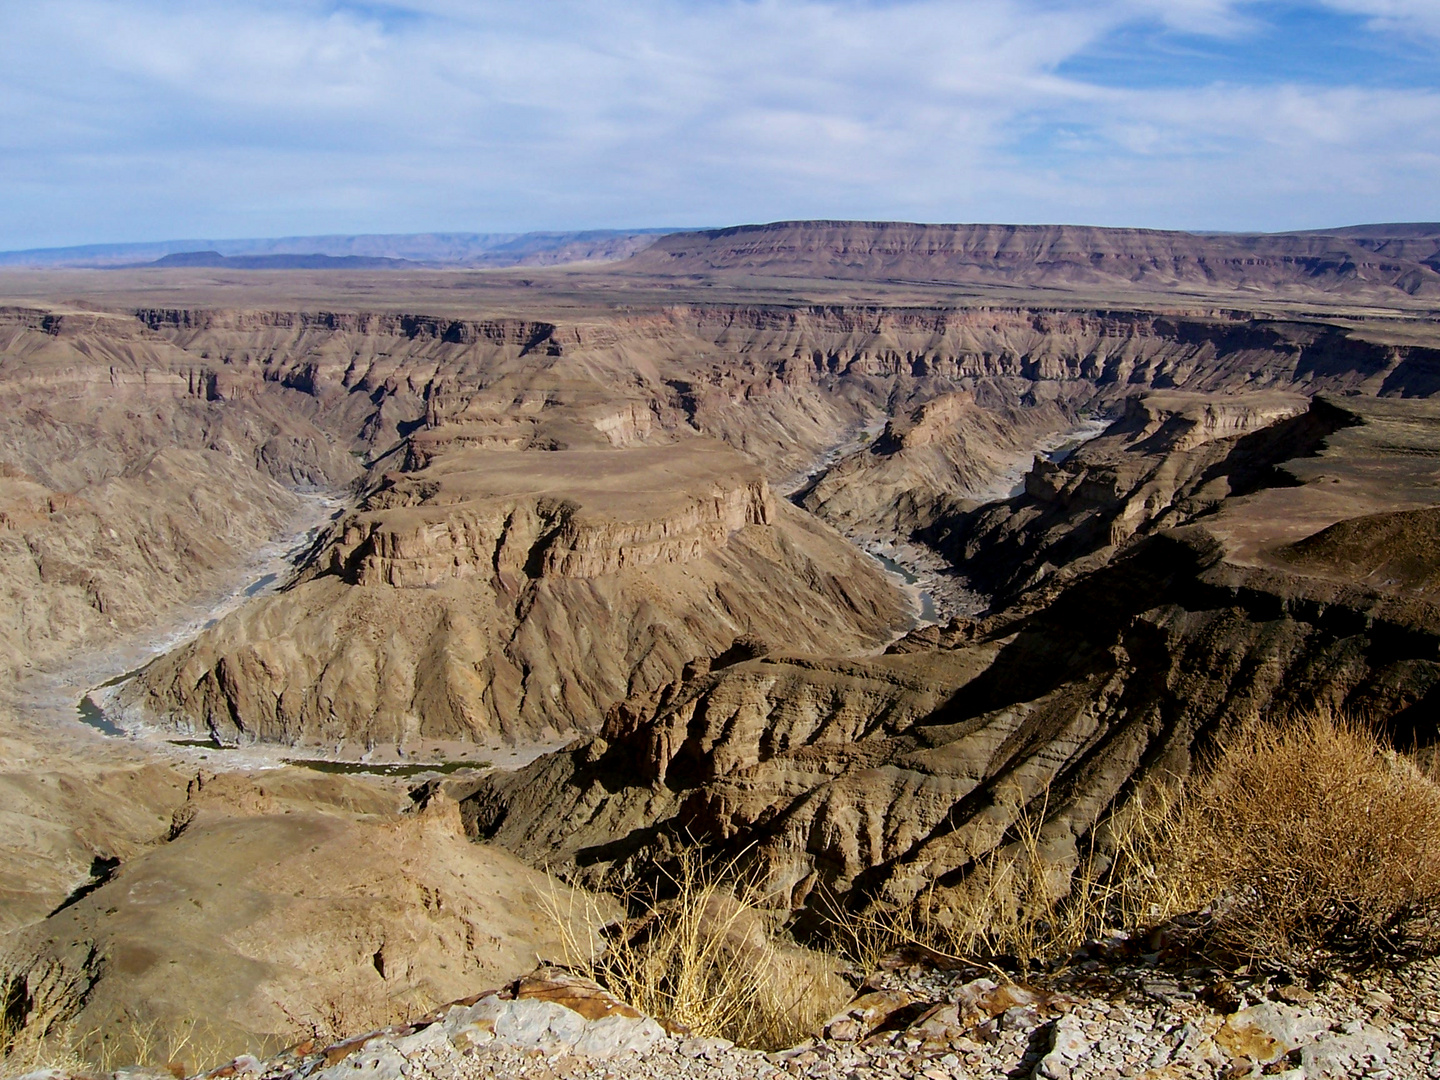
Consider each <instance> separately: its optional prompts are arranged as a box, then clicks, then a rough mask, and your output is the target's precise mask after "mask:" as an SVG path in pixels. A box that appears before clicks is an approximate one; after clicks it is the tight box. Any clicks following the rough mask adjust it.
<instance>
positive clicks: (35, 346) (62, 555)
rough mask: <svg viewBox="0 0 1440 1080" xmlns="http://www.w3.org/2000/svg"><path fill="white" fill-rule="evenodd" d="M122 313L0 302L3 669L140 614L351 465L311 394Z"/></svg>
mask: <svg viewBox="0 0 1440 1080" xmlns="http://www.w3.org/2000/svg"><path fill="white" fill-rule="evenodd" d="M223 374H224V373H223V372H221V371H219V370H217V369H216V368H215V367H213V366H211V365H208V364H206V363H205V362H204V361H201V360H199V359H198V358H196V357H192V356H189V355H187V354H185V353H183V352H182V351H181V350H179V349H177V348H175V347H174V346H173V345H171V344H169V343H168V342H165V341H163V340H160V339H159V338H157V337H156V336H155V335H154V334H152V333H150V332H148V331H147V330H146V329H145V328H144V327H143V326H142V325H140V324H139V323H138V322H136V321H135V320H134V319H127V318H124V317H121V316H117V315H113V314H112V315H97V314H73V315H72V314H66V315H53V314H45V313H41V312H35V311H18V312H17V311H11V312H0V582H3V584H0V671H3V672H5V673H7V674H10V675H13V674H14V673H16V672H19V671H23V670H24V669H25V668H26V667H27V666H30V665H32V664H37V663H39V664H44V663H47V662H52V661H55V660H57V659H58V658H60V657H61V656H63V655H65V654H66V653H68V652H70V651H72V650H74V649H76V648H77V647H79V646H82V645H89V646H91V647H95V646H97V645H100V644H103V643H105V642H108V641H114V640H116V639H118V638H120V637H122V636H123V635H126V634H131V633H135V632H136V631H138V630H140V629H142V628H145V627H149V626H151V625H153V624H154V622H155V621H156V620H157V619H159V618H162V617H163V616H164V615H165V614H166V613H167V612H169V611H172V610H174V609H175V608H176V607H177V606H178V605H180V604H181V603H183V602H186V601H190V600H193V599H194V598H195V597H197V596H202V595H204V594H206V593H207V592H209V591H210V590H212V589H214V588H216V587H217V586H218V585H219V584H220V583H221V582H222V581H224V580H225V578H226V576H227V575H229V574H233V573H235V572H236V571H237V570H238V569H239V568H240V566H242V565H243V563H244V562H245V561H246V560H247V559H248V558H249V557H250V555H251V553H253V552H254V551H255V550H257V549H259V548H261V547H263V546H264V545H265V544H266V543H268V542H269V541H271V540H272V539H273V538H275V537H276V536H277V535H279V534H280V533H282V532H284V531H286V529H287V527H288V526H289V525H290V523H291V522H292V521H293V520H295V519H296V516H297V514H298V513H299V512H300V511H301V508H302V502H301V500H300V499H299V498H297V497H296V495H295V491H296V490H304V489H309V488H315V487H324V488H334V487H339V486H342V485H345V484H348V483H349V482H351V481H353V480H354V479H355V478H356V477H357V476H358V475H359V472H360V469H359V467H358V466H357V464H356V462H355V461H354V459H353V458H352V457H351V456H350V455H349V454H347V453H345V451H344V449H343V448H341V447H339V446H337V445H336V440H335V439H334V438H333V437H332V436H330V435H329V434H327V433H326V432H324V431H322V430H321V429H320V428H319V427H317V426H316V425H315V424H314V423H313V422H312V421H311V419H310V418H309V415H308V410H307V409H306V408H305V407H304V406H303V404H302V403H301V401H302V399H303V395H301V394H299V393H296V392H294V391H292V390H286V389H284V388H282V387H279V386H270V387H265V386H263V385H262V386H259V387H257V388H255V391H254V392H246V393H235V392H232V391H234V384H233V383H231V382H229V381H227V380H226V379H224V378H222V375H223Z"/></svg>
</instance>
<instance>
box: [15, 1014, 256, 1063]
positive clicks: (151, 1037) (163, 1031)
mask: <svg viewBox="0 0 1440 1080" xmlns="http://www.w3.org/2000/svg"><path fill="white" fill-rule="evenodd" d="M0 1041H3V1046H0V1075H6V1076H19V1075H24V1074H25V1073H28V1072H34V1071H36V1070H39V1069H56V1070H58V1071H60V1072H62V1073H66V1074H80V1075H84V1074H88V1073H90V1072H92V1071H96V1070H98V1071H99V1072H102V1073H108V1072H114V1071H115V1070H117V1069H121V1068H130V1067H136V1066H141V1067H148V1068H153V1069H166V1070H169V1071H171V1072H173V1073H176V1074H177V1075H183V1076H195V1075H198V1074H199V1073H202V1072H206V1071H208V1070H210V1069H213V1068H216V1067H217V1066H219V1065H222V1064H224V1063H225V1062H227V1061H229V1060H230V1059H231V1058H232V1057H233V1056H234V1047H233V1045H231V1044H232V1043H233V1041H234V1039H233V1035H232V1036H229V1037H227V1036H225V1035H224V1034H223V1033H221V1032H220V1031H218V1030H217V1029H216V1028H215V1026H214V1025H213V1024H211V1023H210V1022H209V1021H208V1020H206V1019H204V1018H195V1017H189V1018H186V1019H183V1020H175V1021H172V1022H164V1021H161V1020H158V1019H152V1020H140V1019H137V1018H135V1017H124V1018H121V1019H118V1020H117V1021H116V1022H115V1024H114V1025H112V1027H111V1029H110V1030H106V1029H101V1028H95V1029H93V1030H90V1031H81V1030H79V1029H78V1028H76V1026H75V1025H74V1023H73V1022H71V1023H66V1024H61V1025H58V1026H56V1027H55V1028H54V1029H52V1030H50V1031H49V1032H47V1033H45V1034H44V1035H38V1034H36V1032H35V1031H34V1029H33V1028H32V1029H25V1028H20V1029H13V1028H6V1029H4V1030H3V1031H0Z"/></svg>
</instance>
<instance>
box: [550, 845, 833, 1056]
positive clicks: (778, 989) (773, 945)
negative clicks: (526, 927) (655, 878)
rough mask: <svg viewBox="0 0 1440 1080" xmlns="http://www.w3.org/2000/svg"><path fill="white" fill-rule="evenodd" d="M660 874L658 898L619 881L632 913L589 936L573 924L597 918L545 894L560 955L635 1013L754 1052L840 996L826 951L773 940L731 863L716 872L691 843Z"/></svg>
mask: <svg viewBox="0 0 1440 1080" xmlns="http://www.w3.org/2000/svg"><path fill="white" fill-rule="evenodd" d="M665 877H666V880H665V881H664V882H663V884H664V885H665V886H667V887H666V888H664V890H663V891H664V892H665V893H666V894H669V895H668V898H667V899H664V900H659V899H657V898H656V897H655V896H653V895H651V896H648V897H646V898H643V899H642V898H640V897H639V896H638V894H637V893H636V892H635V891H634V889H627V890H626V892H625V894H624V895H623V897H622V898H623V899H624V900H626V901H627V906H628V907H629V908H630V909H631V910H637V909H638V910H639V911H640V914H639V915H638V916H636V917H634V918H631V919H627V920H625V921H624V922H623V923H621V924H619V925H611V926H610V927H607V928H606V929H605V931H603V932H601V933H597V934H596V935H595V936H593V937H591V938H589V939H588V940H580V939H578V938H577V937H576V935H575V933H574V928H575V927H577V926H595V925H597V920H595V919H577V918H575V913H574V912H573V911H563V910H561V907H560V904H561V903H563V902H555V901H553V900H552V911H551V915H552V918H553V919H554V922H555V924H556V926H557V927H558V928H559V929H560V933H561V938H562V941H563V942H564V946H565V952H566V963H567V964H568V965H569V966H570V967H571V968H573V969H575V970H578V971H581V972H583V973H584V974H586V975H588V976H589V977H590V978H592V979H594V980H595V981H596V982H598V983H600V984H601V985H602V986H604V987H606V988H607V989H609V990H610V991H611V992H612V993H614V994H616V995H617V996H618V997H621V998H623V999H624V1000H626V1001H628V1002H629V1003H630V1004H632V1005H634V1006H635V1007H636V1008H638V1009H640V1010H641V1011H642V1012H645V1013H648V1014H649V1015H651V1016H654V1017H657V1018H660V1019H662V1020H666V1021H668V1022H671V1023H676V1024H682V1025H684V1026H685V1027H687V1028H689V1029H690V1030H691V1031H693V1032H694V1033H695V1034H697V1035H704V1036H711V1037H719V1038H726V1039H730V1040H731V1041H732V1042H735V1043H737V1044H738V1045H740V1046H746V1047H752V1048H755V1049H761V1050H775V1049H780V1048H783V1047H788V1046H793V1045H795V1044H796V1043H797V1042H799V1041H801V1040H802V1039H804V1038H805V1037H807V1036H808V1035H812V1034H814V1032H815V1031H816V1030H817V1029H818V1028H819V1026H820V1025H821V1024H822V1023H823V1022H824V1021H825V1020H826V1019H828V1018H829V1017H830V1016H832V1015H834V1013H835V1012H836V1011H837V1010H838V1009H839V1008H840V1007H841V1006H842V1005H843V1004H844V1003H845V1002H846V1001H847V1000H848V999H849V997H850V987H849V985H848V984H847V983H846V982H845V981H844V980H843V979H841V978H840V977H839V975H837V974H836V973H835V962H834V959H833V958H832V957H828V956H826V955H824V954H822V953H818V952H814V951H811V950H808V949H802V948H799V947H798V946H795V945H791V944H788V943H785V942H783V941H781V940H780V938H779V936H778V933H777V929H776V925H775V924H776V919H775V917H774V915H773V914H771V913H768V912H766V911H765V909H764V908H763V906H762V904H761V897H760V895H759V892H758V890H757V889H756V888H754V887H753V885H752V884H748V883H746V882H745V881H743V880H741V879H740V877H739V875H737V874H736V873H735V865H734V864H733V863H731V864H729V865H727V866H725V867H721V868H719V869H718V870H717V869H715V868H713V867H710V866H708V865H707V864H706V862H705V859H704V857H703V855H702V854H701V853H700V852H699V851H698V850H696V849H690V850H686V851H684V852H682V853H681V855H680V856H679V859H678V865H677V868H676V869H675V871H674V872H673V873H671V874H667V875H665ZM574 896H575V893H573V892H572V893H571V894H570V897H571V898H572V902H573V898H574Z"/></svg>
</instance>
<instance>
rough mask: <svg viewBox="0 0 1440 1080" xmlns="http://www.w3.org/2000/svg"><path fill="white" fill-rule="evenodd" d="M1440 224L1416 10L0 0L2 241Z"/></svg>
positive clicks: (1432, 57)
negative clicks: (833, 226) (939, 225)
mask: <svg viewBox="0 0 1440 1080" xmlns="http://www.w3.org/2000/svg"><path fill="white" fill-rule="evenodd" d="M795 218H857V219H865V220H895V219H899V220H910V221H961V222H1007V223H1008V222H1017V223H1041V222H1045V223H1050V222H1064V223H1077V224H1095V225H1114V226H1143V227H1150V228H1176V229H1200V230H1263V231H1278V230H1287V229H1302V228H1318V227H1325V226H1335V225H1345V224H1357V223H1368V222H1377V221H1437V220H1440V0H1313V2H1306V3H1299V2H1295V3H1283V2H1247V0H624V2H614V0H515V2H506V3H500V2H492V0H470V2H463V0H408V2H407V0H397V2H394V3H355V2H345V0H293V2H289V3H281V2H278V0H223V2H212V0H128V2H112V0H44V2H43V3H36V2H33V0H0V249H7V250H13V249H17V248H29V247H49V246H61V245H71V244H88V243H103V242H128V241H147V240H163V239H171V238H179V237H205V238H235V237H261V236H286V235H297V234H298V235H313V234H325V233H402V232H435V231H446V232H460V231H474V232H523V231H530V230H540V229H544V230H570V229H586V228H636V227H696V226H721V225H730V224H739V223H746V222H761V221H775V220H785V219H795Z"/></svg>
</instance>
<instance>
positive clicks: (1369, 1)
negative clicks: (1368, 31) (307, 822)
mask: <svg viewBox="0 0 1440 1080" xmlns="http://www.w3.org/2000/svg"><path fill="white" fill-rule="evenodd" d="M1325 3H1326V6H1328V7H1331V8H1334V9H1335V10H1337V11H1345V12H1349V13H1350V14H1353V15H1365V16H1369V22H1370V26H1371V28H1372V29H1374V30H1377V31H1379V32H1381V33H1399V34H1412V33H1420V34H1424V35H1427V36H1429V37H1432V38H1437V39H1440V3H1437V2H1436V0H1325Z"/></svg>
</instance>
